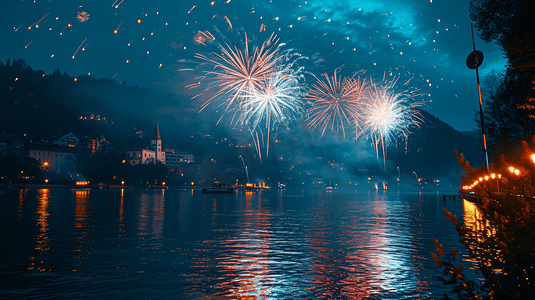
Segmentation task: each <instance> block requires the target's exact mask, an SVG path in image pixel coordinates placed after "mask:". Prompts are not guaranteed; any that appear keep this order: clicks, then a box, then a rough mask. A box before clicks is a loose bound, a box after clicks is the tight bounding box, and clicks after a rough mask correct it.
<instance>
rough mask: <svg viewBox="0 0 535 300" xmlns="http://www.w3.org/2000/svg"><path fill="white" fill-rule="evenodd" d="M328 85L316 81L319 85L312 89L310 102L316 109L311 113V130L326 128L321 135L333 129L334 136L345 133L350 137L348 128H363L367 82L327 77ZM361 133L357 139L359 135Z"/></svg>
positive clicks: (348, 78)
mask: <svg viewBox="0 0 535 300" xmlns="http://www.w3.org/2000/svg"><path fill="white" fill-rule="evenodd" d="M323 76H324V77H325V81H323V80H321V79H319V78H316V79H317V83H316V84H313V85H312V89H311V90H310V91H309V95H308V100H310V101H311V102H312V105H313V106H312V107H310V108H309V109H308V114H309V117H308V119H307V121H308V126H309V127H310V128H311V129H312V130H315V129H316V128H317V127H318V126H319V127H321V128H323V130H322V132H321V135H322V136H323V134H324V133H325V131H327V129H328V128H330V132H331V133H333V132H335V131H336V134H339V132H341V133H342V134H343V136H344V137H345V136H346V128H347V126H349V128H352V125H356V127H357V128H359V125H358V124H359V122H360V119H361V116H360V106H361V104H362V101H363V100H364V98H365V90H366V85H367V84H366V81H365V80H361V79H360V78H355V76H353V77H344V78H343V79H342V78H341V77H340V76H337V74H336V70H335V71H334V76H332V77H329V76H328V75H327V73H325V74H323ZM358 132H359V131H358V130H357V135H358Z"/></svg>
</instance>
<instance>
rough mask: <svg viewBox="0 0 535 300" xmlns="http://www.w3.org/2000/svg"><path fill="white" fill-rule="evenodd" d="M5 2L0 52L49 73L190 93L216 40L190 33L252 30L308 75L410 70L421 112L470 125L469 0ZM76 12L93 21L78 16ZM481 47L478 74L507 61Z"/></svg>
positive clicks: (474, 105) (473, 104)
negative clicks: (201, 59) (290, 52)
mask: <svg viewBox="0 0 535 300" xmlns="http://www.w3.org/2000/svg"><path fill="white" fill-rule="evenodd" d="M0 10H1V11H2V12H3V14H2V18H1V19H0V36H1V45H0V60H1V61H6V60H7V58H11V59H13V58H17V59H24V60H25V61H26V62H27V63H28V64H29V65H30V66H31V67H33V68H34V69H42V70H44V71H45V72H46V73H51V72H53V71H54V70H55V69H56V68H57V67H59V68H60V69H61V71H62V72H65V71H66V72H67V73H69V74H70V75H73V76H78V75H82V74H88V73H90V74H91V76H95V77H99V78H100V77H103V78H115V80H117V81H126V82H127V84H129V85H139V86H143V87H155V88H159V89H162V90H164V91H174V92H176V93H179V94H183V95H184V94H185V95H188V97H189V96H191V95H193V94H194V93H193V92H192V91H190V90H184V85H186V84H188V83H190V82H191V80H192V79H193V78H194V77H195V76H198V75H200V74H195V71H193V72H191V71H190V72H180V71H179V70H180V69H183V68H191V67H192V66H194V65H195V63H196V62H197V60H196V59H195V58H194V54H195V53H197V52H198V53H208V52H210V51H211V50H213V49H210V48H207V47H206V46H203V45H196V44H195V43H194V41H193V36H194V35H195V34H196V33H197V32H198V31H199V30H202V31H204V30H208V31H210V32H217V31H219V32H220V33H221V34H222V35H225V36H229V37H236V36H240V34H241V35H243V33H244V32H247V34H248V36H249V38H250V40H252V41H253V42H254V41H263V40H265V39H266V38H267V37H269V36H270V35H271V34H272V33H275V34H277V36H278V37H279V38H280V42H281V43H286V44H287V45H286V47H287V48H292V49H294V51H295V52H298V53H300V54H301V55H303V56H305V57H308V58H309V59H308V60H306V61H305V60H301V62H300V64H301V65H302V66H304V67H305V69H306V70H307V71H308V72H310V73H313V74H316V75H320V74H322V73H324V72H327V73H329V74H332V73H333V71H334V70H335V69H336V68H338V67H341V66H343V67H342V69H341V72H342V74H343V75H349V76H351V75H353V73H355V72H357V71H359V70H366V75H367V76H371V77H374V78H375V79H378V80H379V79H382V78H383V75H384V74H387V75H392V76H399V77H400V80H399V82H400V83H403V82H405V81H406V80H408V79H410V78H413V79H412V80H411V81H410V83H409V87H410V88H412V89H414V88H415V89H419V93H420V94H422V97H420V98H419V99H418V100H425V101H426V102H427V105H426V106H425V107H424V109H425V110H427V111H428V112H430V113H432V114H434V115H436V116H437V117H439V118H440V119H441V120H443V121H445V122H447V123H448V124H450V125H452V126H453V127H454V128H455V129H458V130H461V131H466V130H472V129H474V128H475V127H476V125H475V123H474V121H473V115H474V110H476V109H478V96H477V86H476V78H475V72H474V71H473V70H469V69H468V68H467V67H466V65H465V60H466V56H467V55H468V54H469V53H470V51H472V41H471V32H470V19H469V16H468V0H421V1H420V0H417V1H410V2H409V1H396V0H374V1H368V0H366V1H334V0H326V1H325V0H322V1H294V0H281V1H277V0H272V1H269V0H260V1H244V0H230V1H227V0H225V1H214V2H212V1H169V0H168V1H158V0H154V1H140V0H123V1H121V0H117V1H115V3H114V0H106V1H104V0H69V1H66V0H63V1H60V0H50V1H48V0H46V1H45V0H32V1H28V0H26V1H20V0H3V1H0ZM83 12H85V13H86V14H87V15H89V18H88V19H84V18H82V17H79V18H77V16H79V14H80V13H83ZM225 17H226V18H225ZM227 19H228V21H227ZM229 22H230V23H231V24H232V29H230V28H229ZM36 25H38V26H36ZM262 26H263V27H262ZM261 27H262V28H265V31H262V32H261V33H260V28H261ZM115 30H117V33H114V31H115ZM476 46H477V48H478V49H479V50H481V51H483V53H484V54H485V61H484V63H483V66H482V67H481V72H480V75H481V80H482V82H483V81H484V78H485V75H486V74H487V73H488V72H489V71H491V70H492V69H496V70H502V69H503V68H504V65H505V62H506V61H505V59H504V58H503V55H502V52H501V51H500V49H499V48H498V47H497V46H496V45H494V44H485V43H483V42H482V41H481V40H479V39H477V38H476ZM77 50H78V51H77ZM84 50H85V51H84ZM75 53H76V55H75ZM73 56H74V59H73ZM312 82H313V81H309V82H307V83H309V84H310V83H312Z"/></svg>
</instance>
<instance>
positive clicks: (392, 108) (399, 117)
mask: <svg viewBox="0 0 535 300" xmlns="http://www.w3.org/2000/svg"><path fill="white" fill-rule="evenodd" d="M397 80H398V79H397V78H394V79H393V80H392V81H383V83H382V84H379V85H378V84H376V83H375V82H373V81H371V83H370V88H369V94H368V100H367V101H366V102H365V103H364V105H363V106H362V116H363V127H364V130H365V131H366V132H367V133H368V134H369V137H370V138H371V139H372V143H373V145H374V148H375V150H376V153H377V158H379V151H381V152H382V154H383V163H384V162H385V161H386V153H387V147H388V145H389V144H390V143H392V142H393V141H395V140H397V138H400V137H402V138H404V139H405V142H407V138H408V136H409V133H410V131H409V130H410V128H411V127H414V126H416V127H419V125H420V124H421V123H422V122H423V121H422V115H421V113H420V112H419V110H417V109H416V107H417V106H420V105H422V104H423V103H422V102H415V99H414V93H413V92H409V91H407V90H403V91H400V92H398V91H397V89H396V83H397ZM385 168H386V166H385Z"/></svg>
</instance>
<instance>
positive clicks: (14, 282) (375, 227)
mask: <svg viewBox="0 0 535 300" xmlns="http://www.w3.org/2000/svg"><path fill="white" fill-rule="evenodd" d="M447 194H449V195H451V194H453V193H452V192H449V193H447ZM443 207H446V208H447V210H448V211H450V212H452V213H453V214H456V215H458V216H459V219H460V220H461V222H462V220H463V219H464V221H470V218H474V210H475V207H474V205H473V204H472V203H471V202H468V201H465V200H460V199H458V198H457V200H455V201H454V200H451V199H448V200H447V201H443V200H442V193H439V192H436V191H435V192H428V193H423V192H420V193H419V192H407V193H403V192H397V191H388V192H386V191H359V190H334V191H332V192H327V191H323V190H306V191H303V190H264V191H254V192H244V191H237V192H236V193H235V194H232V195H224V194H201V191H200V190H191V189H190V190H180V189H177V190H173V189H169V190H159V189H158V190H134V189H132V190H120V189H118V190H91V191H71V190H66V189H63V190H62V189H52V190H48V189H40V190H37V189H29V190H26V191H23V190H17V189H6V190H0V224H1V227H0V228H2V230H1V231H0V245H1V246H0V277H1V278H2V279H1V280H0V298H17V299H72V298H85V299H91V298H95V297H100V298H103V299H132V298H135V299H170V298H171V299H234V298H245V299H318V298H319V299H333V298H337V299H442V298H443V293H445V292H449V291H450V290H451V288H450V287H444V285H443V284H442V283H441V282H440V281H438V280H437V279H436V278H435V277H434V276H440V275H441V273H442V272H441V268H439V267H437V266H436V264H435V263H434V261H433V259H432V258H431V256H430V254H429V253H430V252H434V251H435V250H436V248H435V246H434V245H433V241H432V237H435V238H437V239H438V240H439V243H441V244H443V245H444V249H445V252H446V253H451V247H455V248H456V249H457V251H458V252H459V259H460V260H463V262H462V263H463V264H465V265H466V267H465V269H464V274H465V276H466V277H467V278H469V279H472V280H476V281H480V278H479V277H481V275H480V274H476V272H475V270H474V264H473V263H472V260H471V259H470V258H469V257H468V252H467V250H466V249H465V247H464V246H463V245H462V244H460V242H459V241H460V236H459V235H458V233H457V232H456V231H455V228H454V226H453V224H451V222H450V221H448V220H446V218H445V217H444V213H443V210H442V208H443ZM456 264H458V263H456ZM455 297H456V296H455Z"/></svg>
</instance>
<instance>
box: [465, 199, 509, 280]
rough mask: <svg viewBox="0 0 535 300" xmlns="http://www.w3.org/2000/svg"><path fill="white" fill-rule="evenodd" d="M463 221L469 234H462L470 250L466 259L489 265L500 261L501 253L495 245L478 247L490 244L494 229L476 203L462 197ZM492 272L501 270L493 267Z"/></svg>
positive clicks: (494, 232)
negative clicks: (493, 261) (496, 260)
mask: <svg viewBox="0 0 535 300" xmlns="http://www.w3.org/2000/svg"><path fill="white" fill-rule="evenodd" d="M463 221H464V226H465V227H466V228H467V229H469V234H468V235H465V236H464V239H465V240H466V242H467V244H468V248H469V250H470V254H471V255H470V257H467V260H469V261H472V262H474V263H479V264H482V265H484V266H487V267H490V266H491V265H492V264H491V261H492V260H494V259H498V260H500V261H501V258H502V253H499V252H500V250H498V249H496V248H495V247H488V246H484V247H480V246H479V245H484V244H490V242H489V241H493V236H494V235H495V234H496V229H495V228H493V227H492V226H491V225H490V223H489V221H488V220H486V219H484V218H483V213H482V212H481V210H480V209H479V207H477V205H476V204H474V203H472V202H470V201H468V200H465V199H463ZM493 270H494V272H501V271H502V270H501V269H493Z"/></svg>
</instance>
